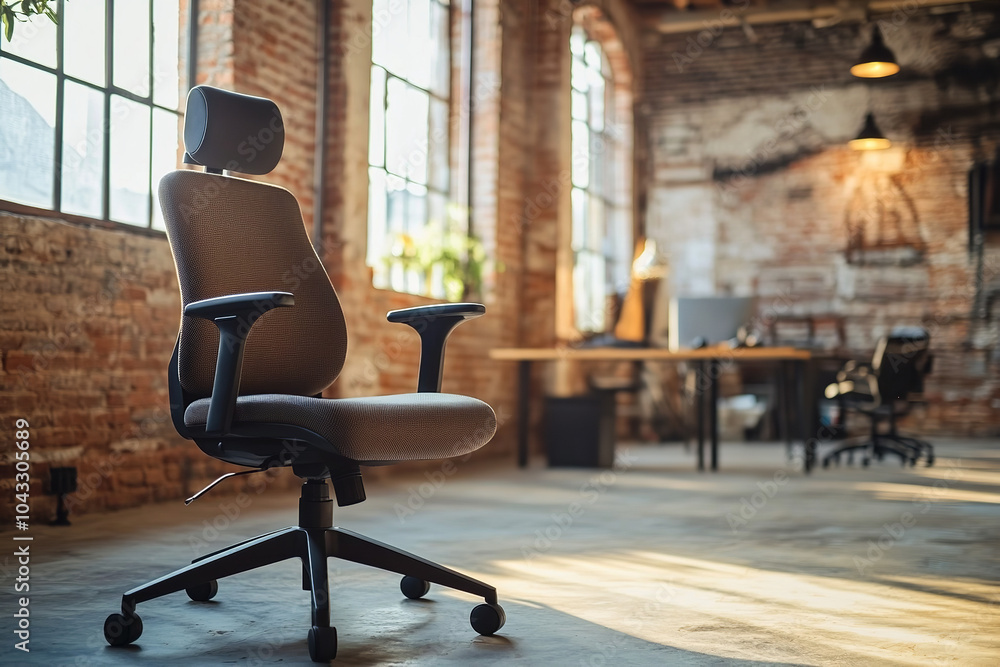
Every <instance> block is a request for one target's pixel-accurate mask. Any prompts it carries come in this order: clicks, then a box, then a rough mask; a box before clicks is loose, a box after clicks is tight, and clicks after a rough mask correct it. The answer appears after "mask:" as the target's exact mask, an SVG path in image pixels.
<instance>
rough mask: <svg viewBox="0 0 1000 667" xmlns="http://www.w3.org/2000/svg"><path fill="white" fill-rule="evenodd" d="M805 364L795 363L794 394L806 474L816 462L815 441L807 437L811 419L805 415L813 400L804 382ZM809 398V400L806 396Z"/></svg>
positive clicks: (810, 390)
mask: <svg viewBox="0 0 1000 667" xmlns="http://www.w3.org/2000/svg"><path fill="white" fill-rule="evenodd" d="M805 365H806V362H804V361H796V362H795V364H794V366H795V393H796V394H797V395H798V400H797V401H796V402H797V404H798V405H797V407H798V411H797V412H798V427H799V436H800V437H801V438H802V453H803V456H804V458H805V463H804V469H805V471H806V473H808V472H809V471H810V470H812V467H813V463H814V462H815V460H816V440H815V438H810V437H809V428H810V426H811V422H812V418H811V413H810V418H809V419H807V418H806V414H807V412H808V409H809V408H813V407H814V405H813V400H812V399H811V396H812V394H813V388H812V387H811V386H810V385H811V383H807V382H806V380H805V373H804V372H803V371H804V368H805ZM807 395H808V396H810V398H809V399H807V398H806V396H807Z"/></svg>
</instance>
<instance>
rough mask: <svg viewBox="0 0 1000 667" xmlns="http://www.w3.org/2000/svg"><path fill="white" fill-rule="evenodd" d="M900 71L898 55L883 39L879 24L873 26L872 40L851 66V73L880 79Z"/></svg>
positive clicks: (864, 77) (866, 77)
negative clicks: (897, 60)
mask: <svg viewBox="0 0 1000 667" xmlns="http://www.w3.org/2000/svg"><path fill="white" fill-rule="evenodd" d="M898 71H899V63H897V62H896V55H895V54H894V53H893V52H892V50H890V49H889V47H888V46H886V45H885V42H884V41H882V31H881V30H879V27H878V24H877V23H876V24H875V25H873V26H872V41H871V43H870V44H869V45H868V47H867V48H866V49H865V50H864V51H862V52H861V56H860V57H859V58H858V61H857V63H855V65H854V67H852V68H851V74H853V75H854V76H857V77H861V78H863V79H880V78H882V77H885V76H892V75H893V74H895V73H896V72H898Z"/></svg>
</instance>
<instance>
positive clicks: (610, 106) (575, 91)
mask: <svg viewBox="0 0 1000 667" xmlns="http://www.w3.org/2000/svg"><path fill="white" fill-rule="evenodd" d="M574 33H579V34H582V36H583V44H582V52H581V53H580V54H579V55H578V54H577V53H575V52H574V50H573V46H572V40H573V39H574V37H575V35H574ZM589 44H593V45H595V46H596V47H597V49H598V53H599V56H600V64H599V65H600V66H599V67H598V68H596V69H598V70H599V71H596V70H595V68H594V67H593V66H592V65H590V64H588V63H587V46H588V45H589ZM567 47H568V48H569V51H570V78H569V88H570V117H569V122H570V127H571V133H572V127H573V125H575V124H577V123H582V124H583V125H585V126H586V130H587V166H586V170H587V184H586V185H585V186H580V185H577V184H576V182H575V179H574V178H572V177H571V179H570V220H571V226H570V230H571V231H570V252H571V255H572V269H573V270H572V275H573V280H572V287H571V296H572V302H573V308H572V312H573V315H572V326H573V328H574V329H575V330H576V331H577V332H578V333H580V334H583V335H595V334H600V333H605V332H607V331H609V330H610V326H611V325H612V324H613V323H612V322H608V321H607V318H606V315H607V313H608V311H607V304H606V303H605V305H604V310H603V315H602V318H601V321H600V322H593V323H588V322H586V321H584V319H583V318H584V315H583V314H582V313H580V312H577V303H578V294H579V292H580V290H582V289H584V287H583V286H581V285H579V284H578V283H577V268H578V266H580V261H579V260H580V258H581V256H589V257H596V258H598V259H599V260H601V261H602V263H603V267H604V276H603V277H602V281H603V283H604V290H603V295H602V296H603V299H604V300H605V301H607V300H608V298H609V297H611V296H613V295H614V294H615V293H616V289H615V285H614V284H613V282H614V274H615V269H616V267H617V268H621V267H619V266H618V265H619V264H623V265H626V266H629V267H630V266H631V259H632V249H631V247H628V248H627V252H626V253H623V254H622V255H621V257H619V256H618V254H616V253H615V252H614V249H613V248H612V247H611V245H610V244H609V238H610V236H611V234H612V233H614V231H615V230H614V229H612V228H611V227H610V224H609V223H613V222H614V216H615V215H620V216H624V218H623V220H622V222H625V221H627V222H629V224H628V225H626V226H627V227H628V229H629V230H630V232H633V231H634V230H633V221H632V215H633V211H632V206H631V203H630V202H625V201H619V199H620V194H621V193H619V192H616V189H617V183H618V181H619V180H621V179H623V178H627V177H628V173H629V172H631V170H630V169H625V171H626V174H621V173H618V172H619V171H620V170H622V169H623V168H624V167H626V164H625V163H626V161H628V160H630V159H631V151H630V150H628V148H627V147H628V145H629V142H627V141H625V140H623V138H622V137H621V136H619V133H616V132H615V131H614V128H616V127H621V125H622V123H619V122H618V118H617V100H616V99H615V98H616V83H615V71H614V68H613V66H612V63H611V59H610V58H609V57H608V55H607V52H606V49H605V47H604V45H603V44H602V43H601V41H600V40H599V39H597V38H596V37H595V36H594V35H592V34H591V33H590V31H589V30H587V27H586V26H585V25H584V24H583V23H582V22H578V21H576V20H574V24H573V26H572V27H571V29H570V43H569V44H567ZM577 67H580V68H584V69H585V70H586V74H587V76H588V77H589V76H590V75H591V73H593V72H595V71H596V73H597V74H598V75H599V76H600V77H601V80H602V88H603V100H602V109H601V119H600V128H599V129H598V128H596V123H595V117H593V112H594V105H593V103H592V101H591V95H592V93H591V90H592V89H591V86H590V85H589V84H588V85H587V89H586V90H581V89H580V88H578V87H577V76H575V75H574V74H575V72H574V70H575V69H576V68H577ZM577 95H582V96H584V97H585V103H584V118H578V117H577V113H576V111H575V109H574V103H573V101H574V100H573V98H574V97H575V96H577ZM571 145H572V140H571ZM598 145H603V146H604V147H605V148H604V152H603V155H601V154H599V153H597V152H596V151H595V146H598ZM571 151H572V149H571ZM577 159H578V156H577V155H575V154H571V162H572V164H573V167H574V169H573V170H574V171H575V167H576V160H577ZM598 171H599V172H600V179H601V180H600V182H599V183H597V182H596V179H595V175H596V173H597V172H598ZM577 192H579V193H581V197H580V198H581V199H582V206H583V209H584V210H583V211H582V215H583V216H585V217H584V221H583V224H582V227H583V229H582V236H583V237H584V239H585V240H583V241H579V240H578V238H577V234H576V231H577V230H576V217H577V214H578V211H577V204H576V203H575V200H576V199H577V197H576V196H574V193H577ZM594 200H596V201H597V202H598V203H599V206H600V211H601V221H600V223H601V226H602V229H601V237H600V243H599V245H600V248H599V249H597V248H594V247H592V246H593V245H595V244H594V243H592V239H593V237H594V236H595V230H594V228H593V225H594V222H595V221H593V220H592V219H591V217H592V216H591V214H592V212H593V209H594V206H593V201H594ZM631 236H633V233H630V237H631ZM632 242H634V238H630V239H629V246H631V244H632ZM625 287H626V288H627V287H628V286H627V285H625ZM586 289H587V291H588V292H589V291H590V289H589V287H588V288H586Z"/></svg>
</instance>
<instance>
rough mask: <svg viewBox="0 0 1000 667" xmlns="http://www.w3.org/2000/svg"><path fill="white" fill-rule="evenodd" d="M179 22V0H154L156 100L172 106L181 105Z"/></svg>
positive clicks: (171, 107) (154, 86) (154, 76)
mask: <svg viewBox="0 0 1000 667" xmlns="http://www.w3.org/2000/svg"><path fill="white" fill-rule="evenodd" d="M180 21H181V18H180V3H179V2H178V0H154V2H153V102H155V103H156V104H160V105H162V106H165V107H167V108H170V109H176V108H177V107H178V106H180V97H179V95H180V92H179V91H180V84H181V81H180V78H181V77H180V41H179V40H180ZM154 123H155V121H154Z"/></svg>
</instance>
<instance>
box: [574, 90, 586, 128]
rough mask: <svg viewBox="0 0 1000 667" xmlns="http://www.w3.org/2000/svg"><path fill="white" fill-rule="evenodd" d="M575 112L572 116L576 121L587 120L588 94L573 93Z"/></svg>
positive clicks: (575, 91)
mask: <svg viewBox="0 0 1000 667" xmlns="http://www.w3.org/2000/svg"><path fill="white" fill-rule="evenodd" d="M572 95H573V112H572V116H573V119H574V120H583V121H585V120H587V94H586V93H581V92H580V91H578V90H574V91H573V93H572Z"/></svg>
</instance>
